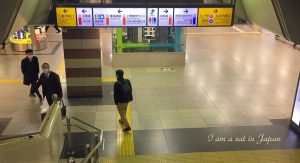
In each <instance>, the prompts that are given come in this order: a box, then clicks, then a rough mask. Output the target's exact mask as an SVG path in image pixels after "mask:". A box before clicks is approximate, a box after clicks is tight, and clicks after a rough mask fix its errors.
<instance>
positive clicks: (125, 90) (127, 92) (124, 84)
mask: <svg viewBox="0 0 300 163" xmlns="http://www.w3.org/2000/svg"><path fill="white" fill-rule="evenodd" d="M119 83H120V86H121V87H120V88H121V92H122V96H123V97H126V98H130V97H131V96H132V88H131V85H130V84H129V81H128V80H124V81H121V82H119Z"/></svg>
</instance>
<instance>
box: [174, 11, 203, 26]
mask: <svg viewBox="0 0 300 163" xmlns="http://www.w3.org/2000/svg"><path fill="white" fill-rule="evenodd" d="M197 15H198V9H197V8H175V9H174V26H191V27H195V26H197V17H198V16H197Z"/></svg>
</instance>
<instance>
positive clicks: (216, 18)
mask: <svg viewBox="0 0 300 163" xmlns="http://www.w3.org/2000/svg"><path fill="white" fill-rule="evenodd" d="M232 16H233V8H199V10H198V26H200V27H201V26H230V25H232Z"/></svg>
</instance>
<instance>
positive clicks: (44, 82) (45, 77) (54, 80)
mask: <svg viewBox="0 0 300 163" xmlns="http://www.w3.org/2000/svg"><path fill="white" fill-rule="evenodd" d="M42 69H43V73H42V74H41V76H40V79H39V80H38V83H37V89H38V88H39V87H40V86H42V90H43V97H46V100H47V102H48V104H49V106H50V105H52V103H53V100H52V95H53V94H57V96H58V98H60V99H61V98H62V97H63V93H62V88H61V83H60V79H59V76H58V75H57V74H56V73H55V72H53V71H50V65H49V64H48V63H43V65H42Z"/></svg>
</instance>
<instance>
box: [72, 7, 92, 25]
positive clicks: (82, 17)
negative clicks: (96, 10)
mask: <svg viewBox="0 0 300 163" xmlns="http://www.w3.org/2000/svg"><path fill="white" fill-rule="evenodd" d="M76 17H77V26H78V27H92V26H93V12H92V8H77V9H76Z"/></svg>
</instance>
